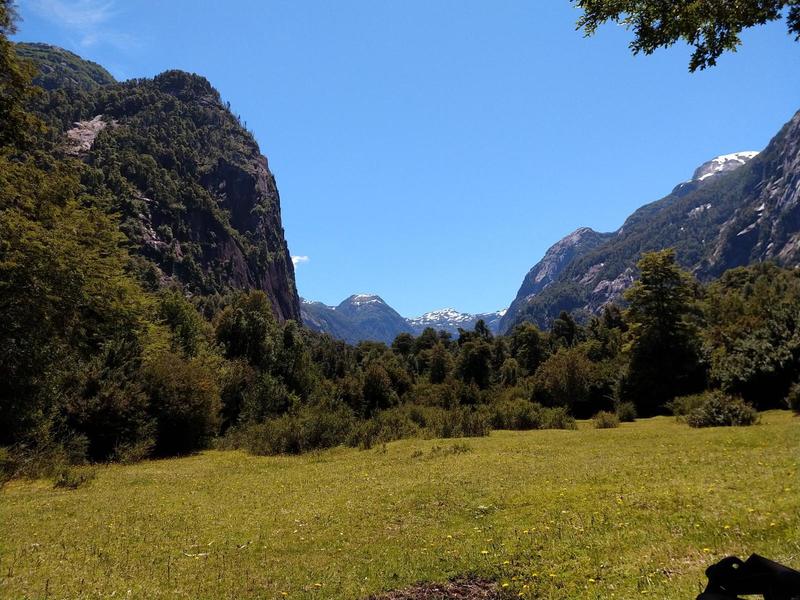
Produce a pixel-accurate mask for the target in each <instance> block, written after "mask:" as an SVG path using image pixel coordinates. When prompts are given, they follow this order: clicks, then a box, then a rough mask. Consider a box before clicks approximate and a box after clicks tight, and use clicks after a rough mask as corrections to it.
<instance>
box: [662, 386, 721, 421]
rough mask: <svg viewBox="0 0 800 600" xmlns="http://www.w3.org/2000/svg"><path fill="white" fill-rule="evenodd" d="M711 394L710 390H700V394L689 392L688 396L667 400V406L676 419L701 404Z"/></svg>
mask: <svg viewBox="0 0 800 600" xmlns="http://www.w3.org/2000/svg"><path fill="white" fill-rule="evenodd" d="M711 394H712V392H702V393H700V394H691V395H690V396H678V397H677V398H673V399H672V400H670V401H669V402H667V408H668V409H669V410H670V412H672V414H673V415H674V416H675V417H677V418H678V419H680V418H681V417H687V416H688V415H689V414H691V413H692V412H694V411H695V410H697V409H698V408H700V407H701V406H703V405H704V404H705V403H706V402H707V401H708V399H709V398H710V397H711Z"/></svg>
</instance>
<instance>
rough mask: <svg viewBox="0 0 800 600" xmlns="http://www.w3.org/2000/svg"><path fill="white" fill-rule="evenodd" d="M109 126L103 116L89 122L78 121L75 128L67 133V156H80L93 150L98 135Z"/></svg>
mask: <svg viewBox="0 0 800 600" xmlns="http://www.w3.org/2000/svg"><path fill="white" fill-rule="evenodd" d="M107 125H108V122H107V121H104V120H103V115H97V116H96V117H94V118H93V119H91V120H89V121H77V122H76V123H75V125H74V127H73V128H72V129H70V130H68V131H67V154H72V155H74V156H79V155H81V154H85V153H86V152H88V151H89V150H91V149H92V144H94V140H95V138H96V137H97V135H98V134H99V133H100V132H101V131H103V129H105V128H106V126H107Z"/></svg>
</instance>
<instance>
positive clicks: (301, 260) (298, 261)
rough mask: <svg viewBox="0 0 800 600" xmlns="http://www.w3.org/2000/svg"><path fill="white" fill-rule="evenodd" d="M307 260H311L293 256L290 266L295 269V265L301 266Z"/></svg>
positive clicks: (305, 257)
mask: <svg viewBox="0 0 800 600" xmlns="http://www.w3.org/2000/svg"><path fill="white" fill-rule="evenodd" d="M309 260H311V259H310V258H308V257H307V256H293V257H292V264H293V265H294V266H295V267H296V266H297V265H300V264H303V263H307V262H308V261H309Z"/></svg>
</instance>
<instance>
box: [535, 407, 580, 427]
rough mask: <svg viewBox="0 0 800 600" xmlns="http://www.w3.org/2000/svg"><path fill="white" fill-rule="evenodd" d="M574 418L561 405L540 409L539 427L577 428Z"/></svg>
mask: <svg viewBox="0 0 800 600" xmlns="http://www.w3.org/2000/svg"><path fill="white" fill-rule="evenodd" d="M577 428H578V424H577V423H576V422H575V418H574V417H573V416H572V415H571V414H569V411H567V409H566V408H564V407H563V406H557V407H555V408H545V409H543V410H542V426H541V429H577Z"/></svg>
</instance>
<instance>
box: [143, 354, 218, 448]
mask: <svg viewBox="0 0 800 600" xmlns="http://www.w3.org/2000/svg"><path fill="white" fill-rule="evenodd" d="M145 373H146V387H147V390H148V392H149V395H150V400H151V406H152V410H153V412H154V413H155V417H156V423H157V425H156V428H157V434H156V452H157V453H158V454H161V455H173V454H185V453H188V452H194V451H195V450H200V449H202V448H206V447H207V446H208V443H209V442H210V440H211V438H212V437H213V436H214V435H216V433H217V431H218V430H219V426H220V421H221V416H220V414H221V408H222V405H221V400H220V390H219V385H218V383H217V380H216V377H215V375H216V371H215V368H214V366H213V365H212V364H210V361H207V360H204V358H203V357H199V358H192V359H186V358H183V357H182V356H180V355H179V354H173V353H161V354H159V355H157V356H155V357H153V358H152V359H151V360H150V362H149V364H148V366H147V369H146V371H145Z"/></svg>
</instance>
